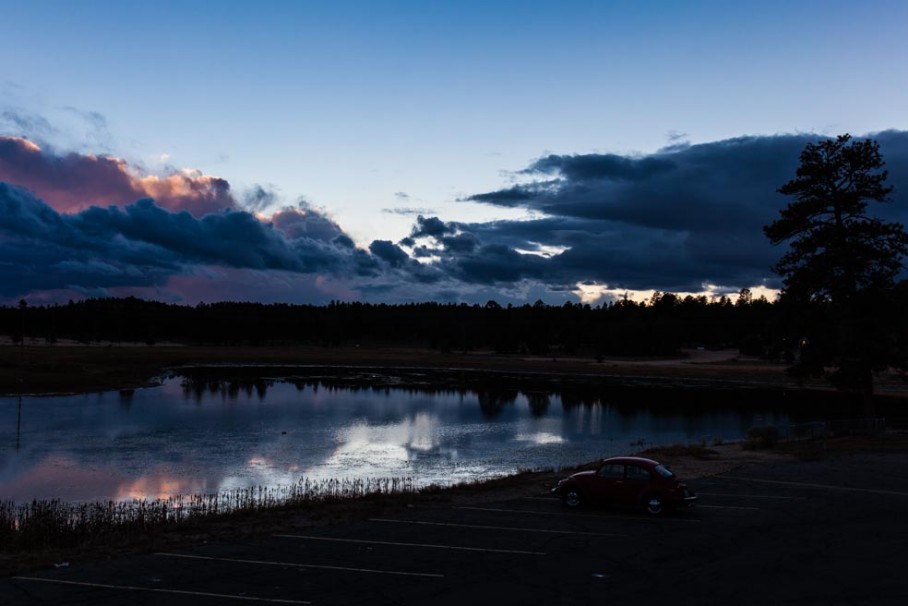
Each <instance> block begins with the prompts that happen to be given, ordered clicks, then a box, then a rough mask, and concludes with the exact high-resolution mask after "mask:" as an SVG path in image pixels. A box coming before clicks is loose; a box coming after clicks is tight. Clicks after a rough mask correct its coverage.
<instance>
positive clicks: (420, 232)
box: [410, 215, 457, 238]
mask: <svg viewBox="0 0 908 606" xmlns="http://www.w3.org/2000/svg"><path fill="white" fill-rule="evenodd" d="M456 230H457V228H456V227H455V226H454V225H449V224H447V223H445V222H444V221H442V220H441V219H439V218H438V217H428V218H426V217H423V216H422V215H419V216H418V217H416V225H415V226H414V227H413V231H411V232H410V237H411V238H418V237H421V236H430V237H433V238H438V237H441V236H443V235H445V234H453V233H454V232H455V231H456Z"/></svg>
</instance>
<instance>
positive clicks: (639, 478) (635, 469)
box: [619, 463, 653, 506]
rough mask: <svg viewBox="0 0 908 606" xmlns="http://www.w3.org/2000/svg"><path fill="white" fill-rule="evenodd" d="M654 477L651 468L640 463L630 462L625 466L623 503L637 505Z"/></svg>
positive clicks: (622, 489)
mask: <svg viewBox="0 0 908 606" xmlns="http://www.w3.org/2000/svg"><path fill="white" fill-rule="evenodd" d="M652 481H653V477H652V475H651V474H650V472H649V470H648V469H646V468H645V467H642V466H640V465H634V464H633V463H628V464H627V465H626V466H625V471H624V482H623V483H622V484H621V490H620V496H619V498H620V499H621V504H622V505H629V506H636V505H638V504H639V503H640V499H641V498H642V497H643V493H644V492H646V491H647V490H648V489H649V488H651V486H652Z"/></svg>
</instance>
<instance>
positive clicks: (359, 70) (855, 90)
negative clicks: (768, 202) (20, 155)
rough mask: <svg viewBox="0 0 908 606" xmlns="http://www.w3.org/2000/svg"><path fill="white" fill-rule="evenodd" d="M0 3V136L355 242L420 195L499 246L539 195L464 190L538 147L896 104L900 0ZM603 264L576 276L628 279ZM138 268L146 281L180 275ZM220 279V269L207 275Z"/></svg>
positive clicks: (869, 123) (876, 110)
mask: <svg viewBox="0 0 908 606" xmlns="http://www.w3.org/2000/svg"><path fill="white" fill-rule="evenodd" d="M0 9H2V14H3V15H4V22H5V24H6V27H5V28H4V35H3V36H0V57H2V65H3V69H2V70H0V135H6V136H9V137H27V138H28V139H30V140H31V141H34V142H36V143H37V144H38V145H39V146H40V148H41V152H42V153H43V154H46V155H50V154H54V155H55V156H59V157H62V156H64V155H65V154H67V153H70V152H73V153H78V154H85V155H106V156H111V157H116V158H120V159H123V160H124V161H125V162H127V163H129V165H130V167H131V169H130V170H131V171H132V173H133V175H134V176H137V175H139V176H141V175H144V176H148V175H159V176H162V177H164V176H166V175H168V174H171V173H173V172H175V171H179V170H184V169H194V170H195V171H197V174H199V175H206V176H216V177H219V178H221V179H223V180H226V181H227V182H229V184H230V191H231V192H232V195H233V196H234V198H235V199H236V201H237V205H238V206H240V207H242V206H243V205H244V204H245V202H244V201H246V200H249V199H251V198H250V195H251V193H250V192H253V191H256V188H260V189H259V190H258V191H263V192H267V194H268V195H267V196H264V197H262V196H260V197H259V200H260V201H264V202H267V203H268V204H267V205H264V206H263V205H261V204H259V205H256V206H255V209H256V210H258V211H259V212H260V213H262V214H266V215H270V213H272V212H274V211H277V210H278V209H279V208H281V207H283V206H287V205H290V206H295V205H297V203H298V202H299V201H300V199H303V200H305V201H306V203H307V204H308V207H307V209H308V210H307V212H309V214H310V216H314V215H318V216H320V217H323V218H325V219H326V220H329V221H333V222H334V223H335V224H336V226H337V227H338V228H339V230H340V231H342V232H343V233H344V234H345V235H347V236H349V237H350V238H352V240H353V241H354V242H355V243H356V244H357V245H358V247H359V248H360V249H361V250H363V251H369V250H370V245H371V243H373V242H374V241H376V240H378V241H389V242H394V243H399V242H400V240H401V239H404V238H406V237H407V236H408V235H410V234H411V232H413V231H414V229H417V227H416V226H417V223H416V215H417V214H422V215H424V216H425V217H430V216H437V217H439V218H440V219H441V220H442V221H443V222H445V223H456V224H458V225H460V226H461V227H456V228H452V231H451V234H454V233H458V234H459V233H464V232H466V231H468V230H464V229H463V227H462V226H463V225H472V226H476V227H475V229H473V231H470V232H469V233H472V234H476V233H478V232H479V231H482V233H483V234H485V237H486V238H487V239H486V240H482V244H483V245H489V244H497V243H498V242H497V241H495V242H493V241H492V240H491V238H492V234H493V231H494V230H492V229H491V227H492V226H495V225H499V226H507V224H508V222H509V221H514V220H518V219H527V218H531V219H532V218H535V219H539V218H540V215H539V212H538V210H534V209H533V208H531V207H525V206H505V205H495V204H488V203H479V202H476V201H472V202H471V201H465V200H466V199H467V198H470V197H472V196H475V195H476V194H481V193H486V192H493V191H497V190H503V189H506V188H508V187H510V186H512V185H513V184H514V183H517V182H523V181H526V180H528V179H532V178H535V177H534V176H533V175H528V174H527V173H525V172H521V171H524V169H526V168H528V167H530V166H531V165H532V164H533V163H534V162H535V161H536V160H538V159H539V158H541V157H545V156H549V155H552V154H554V155H559V156H572V155H587V154H617V155H621V156H626V157H629V158H639V157H641V156H647V155H651V154H657V153H660V150H661V149H663V148H665V147H666V146H669V145H674V146H683V145H692V146H697V145H710V144H713V143H717V142H721V141H725V140H728V139H734V138H738V137H742V136H757V137H767V138H772V137H775V136H777V135H799V136H800V135H835V134H838V133H842V132H851V133H853V134H855V135H863V134H866V133H876V132H879V131H885V130H889V129H895V130H898V131H900V130H902V129H905V128H906V117H908V116H906V114H908V109H906V108H908V79H906V78H905V77H904V66H905V65H906V64H908V61H906V59H908V42H906V40H908V36H906V35H905V33H906V32H905V24H906V23H908V4H905V3H903V2H887V1H877V2H863V3H855V2H759V3H730V2H667V1H666V2H617V1H616V2H560V3H557V4H556V3H543V2H529V1H527V2H464V1H461V2H429V1H425V2H261V3H249V2H218V3H214V2H155V3H133V2H103V1H94V2H41V1H35V2H28V3H26V2H8V1H5V0H4V1H0ZM815 138H816V137H815V136H814V139H815ZM789 147H790V146H789ZM885 152H886V149H884V153H885ZM796 155H797V154H796V153H795V158H794V162H795V165H796V159H797V158H796ZM896 156H898V154H896ZM789 165H790V163H789ZM786 166H788V165H786ZM897 168H898V167H895V166H892V162H891V160H890V171H891V172H892V173H893V174H894V173H895V172H896V171H897ZM17 174H18V173H17ZM780 178H781V179H782V181H778V179H777V180H776V181H775V182H769V183H767V188H768V193H767V195H768V196H771V195H772V194H773V192H774V190H775V188H776V187H778V185H780V184H781V182H784V180H785V179H787V178H788V175H785V174H781V175H780ZM7 181H8V182H10V183H11V184H12V185H21V186H25V187H28V188H29V189H32V190H33V191H37V193H39V194H40V193H41V192H40V191H39V189H38V188H36V187H35V186H34V184H33V183H30V182H29V183H25V182H23V183H16V182H13V181H12V179H10V178H7ZM143 191H144V190H143ZM641 195H643V194H641ZM38 197H39V198H40V196H38ZM46 201H49V202H50V203H51V204H52V205H53V203H54V201H53V200H46ZM130 202H134V200H126V199H124V200H122V204H128V203H130ZM597 203H600V204H607V203H608V201H607V200H605V199H602V200H599V201H598V202H597ZM645 203H646V202H645V201H642V202H641V204H645ZM175 204H176V203H175ZM58 206H59V205H58ZM173 208H179V205H178V204H177V205H176V206H174V207H173ZM247 208H248V205H247ZM60 210H67V211H72V210H73V209H71V208H69V207H67V209H60ZM494 220H499V223H490V222H491V221H494ZM479 226H484V227H482V229H480V227H479ZM616 229H618V227H616ZM597 233H599V232H597ZM603 233H604V232H603ZM549 240H551V241H548V240H547V241H546V242H547V243H546V242H541V241H535V243H536V244H537V245H540V246H543V247H549V248H545V250H549V251H550V253H551V254H556V253H552V252H551V251H562V250H563V247H564V246H566V244H565V243H564V242H561V241H560V242H559V243H553V242H554V240H552V239H551V238H550V239H549ZM510 246H511V248H512V249H514V250H518V251H527V250H528V249H527V245H526V244H525V245H522V246H518V245H516V244H513V243H512V244H511V245H510ZM552 246H554V247H555V248H551V247H552ZM405 248H406V250H407V251H408V252H409V253H411V254H412V250H410V248H409V247H405ZM477 250H479V249H477ZM536 252H537V253H538V252H539V250H537V251H536ZM641 254H642V253H641ZM436 256H437V255H436ZM644 256H645V255H644ZM423 259H429V257H428V256H424V257H423ZM529 261H534V259H529ZM641 263H642V261H641ZM430 264H431V262H430ZM193 267H195V266H193ZM206 267H207V266H206ZM211 267H214V268H217V267H220V266H219V265H217V264H215V265H213V266H211ZM246 269H248V268H246ZM252 269H253V270H255V271H263V270H262V269H261V268H258V269H256V268H252ZM398 269H399V268H398ZM212 271H214V272H215V273H217V271H219V270H217V269H213V270H212ZM192 272H198V268H195V269H192V270H189V269H187V271H186V272H184V274H182V275H183V277H185V276H187V275H189V274H190V273H192ZM212 275H214V274H212ZM452 275H453V274H452ZM533 276H536V277H532V276H531V277H528V276H522V277H520V278H519V281H521V283H522V285H521V287H520V288H516V287H515V286H514V283H512V282H507V281H505V282H499V281H496V280H493V281H491V282H488V283H485V284H483V285H482V286H481V287H479V286H476V285H475V284H473V285H471V286H469V287H467V286H465V285H464V284H463V283H461V282H462V278H463V276H462V275H461V276H459V277H458V276H454V277H453V278H451V279H452V280H454V281H453V282H449V281H448V278H446V279H445V280H441V281H439V280H435V281H433V282H432V284H434V285H435V286H434V287H431V288H430V287H429V286H427V285H426V283H420V282H418V281H417V282H407V283H406V284H404V283H403V282H401V283H400V284H399V286H400V288H397V287H396V286H395V284H397V282H395V280H398V281H400V280H403V281H404V282H406V281H407V280H409V279H410V278H404V277H401V276H398V275H394V276H391V275H384V277H381V278H379V277H378V276H377V275H373V276H371V278H370V280H371V282H370V283H369V284H366V285H365V288H361V286H362V285H363V283H362V282H361V281H357V279H354V278H352V277H351V276H346V277H345V276H342V275H337V276H334V278H332V279H333V280H336V282H337V283H336V284H335V286H336V287H337V290H336V291H332V292H331V293H327V292H326V293H323V294H324V296H325V297H327V296H328V294H332V295H333V294H337V295H338V296H341V295H344V294H346V296H350V297H355V298H366V299H369V298H370V297H378V296H384V297H387V298H388V299H389V300H394V299H395V297H396V298H397V299H400V300H411V299H414V298H419V297H420V294H424V296H425V298H438V297H452V296H456V297H466V298H470V297H485V296H487V295H494V294H495V293H498V292H500V293H501V297H503V298H507V297H511V298H514V299H519V298H521V297H523V296H537V295H539V296H546V297H550V298H554V299H557V298H559V297H562V296H576V294H577V293H576V292H575V293H573V294H571V293H570V291H565V290H563V289H562V290H559V288H555V290H552V287H564V286H570V284H569V283H564V284H555V283H554V282H552V281H546V279H543V278H541V277H539V276H538V275H536V274H533ZM723 276H724V274H723ZM309 277H310V278H311V279H312V281H317V280H318V276H309ZM724 277H725V278H726V279H727V283H726V284H722V285H721V286H723V287H727V288H734V287H742V286H755V285H756V283H754V284H745V283H744V282H747V281H752V280H755V279H756V277H755V274H754V273H753V272H749V273H746V276H745V275H744V274H742V277H741V278H740V279H738V280H730V279H728V276H724ZM13 278H14V276H13ZM578 278H580V279H582V278H583V276H582V274H580V273H577V274H572V275H571V276H570V277H567V276H565V277H564V279H565V280H575V279H578ZM608 278H609V277H608V276H603V275H596V276H591V277H590V278H588V279H587V281H591V282H596V283H597V284H599V285H602V284H604V283H605V281H608V282H609V284H608V286H609V287H610V288H622V287H625V288H628V287H629V286H628V284H629V282H628V280H627V279H626V278H622V279H621V280H609V279H608ZM218 279H220V280H223V281H225V282H229V280H230V279H231V278H229V277H226V276H225V277H222V278H217V279H216V278H211V280H215V281H216V280H218ZM560 279H561V278H559V280H560ZM766 279H770V280H771V276H770V275H769V274H767V277H766ZM157 280H158V281H157V282H155V287H156V288H158V290H159V292H160V293H161V296H164V297H170V298H173V299H174V300H178V299H179V298H180V297H181V296H182V297H184V298H185V299H186V300H187V301H189V300H192V298H193V297H195V296H197V295H191V294H188V293H186V292H183V293H181V292H180V291H179V290H178V289H177V290H174V286H173V283H170V284H165V283H164V282H161V281H160V280H162V278H160V277H159V278H157ZM540 280H541V281H540ZM710 280H711V278H710V276H708V275H706V274H704V276H703V279H702V280H701V283H703V284H705V283H707V282H709V281H710ZM581 281H582V280H581ZM622 281H623V282H622ZM644 281H645V280H644ZM340 282H343V287H341V286H340V285H339V284H340ZM379 282H380V283H379ZM441 282H444V284H445V286H444V287H443V288H442V287H441V286H440V283H441ZM619 282H621V284H619ZM633 282H634V284H633V288H634V289H635V290H636V289H638V287H640V286H642V282H640V283H638V281H633ZM682 282H683V284H682ZM660 284H667V283H666V282H664V281H659V280H653V288H659V287H660ZM69 286H73V285H66V284H61V285H60V287H59V288H60V289H63V290H65V289H66V288H68V287H69ZM76 286H79V285H76ZM109 286H110V285H105V284H103V280H101V281H99V282H98V283H97V284H95V285H90V284H87V283H86V284H83V285H81V287H82V288H84V289H85V291H86V292H103V289H105V288H108V287H109ZM145 286H148V285H145ZM310 286H311V285H310ZM310 286H303V285H301V284H297V285H296V286H294V287H293V288H298V289H303V290H305V288H309V287H310ZM678 286H685V287H687V286H690V283H689V281H687V282H685V281H679V284H678ZM121 287H122V286H121ZM93 288H97V289H101V290H97V291H92V289H93ZM243 288H245V286H244V287H243ZM313 288H314V287H313ZM439 289H440V290H439ZM640 290H645V289H644V288H640ZM61 292H62V290H61ZM111 292H112V294H116V292H118V291H111ZM230 292H231V289H230V287H229V285H227V284H224V285H222V288H220V289H215V290H214V294H213V295H211V296H217V294H216V293H228V294H229V293H230ZM293 292H297V291H293ZM299 292H302V291H299ZM289 293H290V291H285V294H286V296H287V297H289V296H290V295H289ZM313 293H314V291H313ZM378 293H384V294H381V295H379V294H378ZM394 293H396V294H394ZM558 293H561V294H558ZM565 293H566V294H565ZM22 294H28V293H23V292H19V291H17V292H15V293H12V292H7V293H0V296H12V297H16V296H20V295H22ZM225 296H227V295H225ZM273 296H274V297H278V294H275V295H273ZM307 296H308V295H303V294H298V296H297V298H298V299H300V300H303V299H306V297H307ZM310 298H311V300H318V297H317V296H315V294H312V297H310Z"/></svg>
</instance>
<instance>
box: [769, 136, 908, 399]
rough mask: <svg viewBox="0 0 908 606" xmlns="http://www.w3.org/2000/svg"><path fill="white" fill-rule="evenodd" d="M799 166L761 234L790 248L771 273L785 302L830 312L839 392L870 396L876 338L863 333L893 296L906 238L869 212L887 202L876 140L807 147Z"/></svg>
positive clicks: (833, 141)
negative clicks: (782, 204) (787, 199)
mask: <svg viewBox="0 0 908 606" xmlns="http://www.w3.org/2000/svg"><path fill="white" fill-rule="evenodd" d="M800 160H801V163H800V166H799V167H798V170H797V174H796V177H795V178H794V179H792V180H791V181H789V182H788V183H786V184H784V185H783V186H782V187H780V188H779V190H778V191H779V193H782V194H785V195H787V196H792V197H794V201H793V202H791V203H790V204H789V205H788V206H787V207H786V208H784V209H783V210H782V211H781V214H780V217H779V218H778V219H777V220H775V221H774V222H772V223H771V224H769V225H767V226H766V227H764V228H763V229H764V233H765V234H766V236H767V237H768V238H769V240H770V241H771V242H772V243H773V244H780V243H782V242H790V248H789V250H788V252H786V253H785V254H784V255H783V256H782V258H781V259H780V260H779V262H778V263H777V264H776V265H775V267H774V268H773V269H774V270H775V271H776V272H777V273H778V274H780V275H781V276H783V278H784V283H785V288H784V291H783V296H786V297H790V298H792V299H794V300H795V301H797V302H800V303H815V304H825V305H828V306H829V308H830V310H831V312H832V317H833V318H834V322H835V327H833V328H834V331H835V334H836V337H837V338H836V339H835V340H836V347H835V349H836V351H835V352H834V353H835V354H836V357H837V360H836V361H837V362H838V365H839V373H838V375H837V378H838V380H839V386H841V387H845V388H860V389H864V390H866V391H870V390H871V389H872V376H871V374H870V372H871V366H873V365H874V363H877V365H878V364H879V363H880V362H881V360H880V356H879V355H878V354H879V353H880V351H879V350H880V347H879V343H877V342H875V341H874V340H875V339H878V338H879V337H880V336H879V335H878V334H874V333H873V332H868V331H864V330H861V328H862V324H865V321H866V320H867V314H868V313H869V312H870V311H871V309H873V308H874V307H876V306H877V302H878V301H880V300H882V299H885V298H886V297H888V296H889V294H891V292H892V289H893V287H894V282H895V279H896V277H897V275H898V273H899V272H900V271H901V269H902V258H903V256H904V255H906V254H908V234H906V233H905V229H904V227H903V226H902V225H901V224H899V223H893V222H886V221H882V220H880V219H877V218H874V217H872V216H870V215H869V214H868V212H867V207H868V202H889V201H890V199H889V194H891V193H892V187H889V186H887V185H886V179H887V177H888V173H887V172H886V171H885V170H884V166H885V163H884V161H883V157H882V155H881V154H880V148H879V144H878V143H877V142H876V141H873V140H870V139H867V140H864V141H852V140H851V136H850V135H847V134H846V135H841V136H839V137H837V138H836V139H826V140H823V141H820V142H819V143H810V144H808V145H807V146H806V147H805V148H804V151H803V152H802V153H801V158H800Z"/></svg>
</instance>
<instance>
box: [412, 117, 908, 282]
mask: <svg viewBox="0 0 908 606" xmlns="http://www.w3.org/2000/svg"><path fill="white" fill-rule="evenodd" d="M872 137H873V138H875V139H876V140H878V141H879V142H880V146H881V151H882V153H883V156H884V158H885V160H886V161H887V167H888V169H889V172H890V183H891V184H892V185H894V186H895V193H894V194H893V196H892V200H893V202H894V203H893V204H886V205H878V204H877V205H874V207H873V208H871V209H870V212H871V213H874V214H876V215H878V216H881V217H883V218H885V219H887V220H895V221H899V222H901V223H903V224H904V223H905V222H906V219H908V209H906V205H905V201H906V200H908V133H905V132H899V131H887V132H883V133H878V134H876V135H872ZM819 138H820V137H818V136H816V135H808V134H804V135H779V136H764V137H741V138H736V139H730V140H725V141H717V142H712V143H705V144H700V145H675V146H673V147H671V148H666V149H664V150H661V151H659V152H657V153H654V154H650V155H645V156H620V155H615V154H586V155H548V156H545V157H542V158H540V159H538V160H536V161H535V162H533V163H532V164H530V166H528V167H527V168H525V169H524V170H522V171H520V172H519V173H518V175H519V176H520V177H521V178H523V179H524V180H525V181H526V182H524V183H520V184H518V185H513V186H509V187H507V188H504V189H500V190H496V191H491V192H485V193H479V194H475V195H472V196H469V197H468V198H466V200H467V201H471V202H478V203H482V204H487V205H493V206H500V207H508V208H523V209H526V210H527V211H532V213H533V215H535V216H536V218H534V219H530V220H521V221H515V220H508V221H495V222H489V223H465V222H457V221H451V222H445V221H442V220H441V219H439V218H438V217H419V218H418V220H417V223H416V225H415V226H414V227H413V231H412V233H411V234H410V236H409V237H408V238H405V239H404V240H403V241H402V242H401V243H402V244H403V245H405V246H410V247H411V251H412V254H413V255H414V256H423V257H427V256H430V255H431V256H434V257H436V258H438V259H439V261H438V267H439V269H440V270H442V271H444V272H445V274H446V275H447V276H450V277H451V278H453V279H456V280H458V281H460V282H462V283H467V284H481V285H508V284H514V283H516V282H519V281H521V280H530V281H537V282H540V283H544V284H546V285H547V286H548V287H549V288H550V289H551V290H557V289H558V288H559V287H561V286H564V285H576V284H578V283H583V282H587V283H596V284H600V285H605V286H608V287H609V288H614V289H628V290H652V289H655V290H664V291H673V292H700V291H703V290H704V289H705V288H706V287H707V286H708V285H711V286H713V287H717V288H719V289H725V290H728V291H736V290H738V289H739V288H743V287H754V286H760V285H763V286H768V287H778V286H779V285H780V282H779V280H778V279H777V277H775V276H774V275H773V274H772V273H771V271H770V267H771V266H772V265H773V264H774V263H775V261H776V260H777V258H778V257H779V256H780V255H781V254H782V252H783V251H782V249H781V248H774V247H772V246H770V245H769V243H768V241H767V240H766V238H765V237H764V236H763V232H762V227H763V226H764V225H766V224H767V223H769V222H771V221H772V220H774V219H775V218H776V217H777V216H778V213H779V210H780V209H781V208H783V207H784V206H785V205H786V204H787V203H788V200H787V199H786V198H785V197H784V196H782V195H780V194H778V193H776V189H777V188H778V187H779V186H781V185H782V184H783V183H785V182H786V181H788V180H789V179H791V178H793V177H794V175H795V171H796V169H797V166H798V163H799V156H800V153H801V151H802V150H803V148H804V146H805V145H806V144H807V143H811V142H816V141H817V140H818V139H819Z"/></svg>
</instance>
